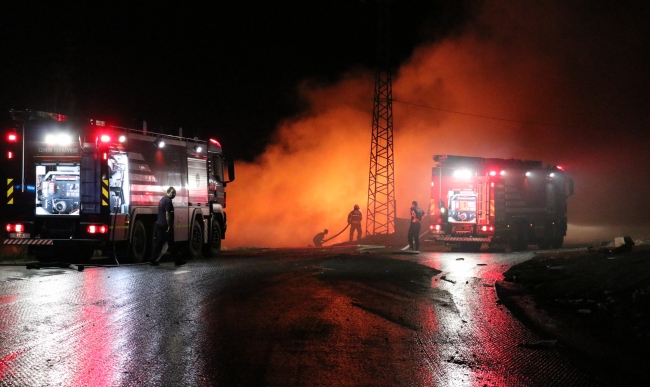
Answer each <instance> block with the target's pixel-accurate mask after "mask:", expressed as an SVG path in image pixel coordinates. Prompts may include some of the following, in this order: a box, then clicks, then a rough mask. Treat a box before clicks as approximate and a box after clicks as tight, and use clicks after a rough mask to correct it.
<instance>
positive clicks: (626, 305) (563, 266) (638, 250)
mask: <svg viewBox="0 0 650 387" xmlns="http://www.w3.org/2000/svg"><path fill="white" fill-rule="evenodd" d="M503 275H504V278H505V279H504V281H502V282H499V283H497V286H496V287H497V294H498V295H499V298H500V300H501V301H502V302H503V303H504V304H505V305H506V306H507V307H509V308H510V309H511V310H512V311H513V313H514V314H515V315H517V316H518V317H520V318H521V319H522V321H524V322H525V323H532V324H533V325H534V328H537V330H541V331H542V332H543V333H544V334H545V335H546V336H550V337H551V338H555V339H557V340H558V343H559V344H561V345H564V346H566V347H568V348H570V349H572V350H575V351H576V352H577V353H578V354H580V355H581V358H585V357H588V358H590V359H592V360H595V361H597V362H600V363H602V364H603V365H606V366H614V367H615V368H618V369H620V370H622V371H624V372H625V373H626V374H627V375H630V376H632V377H633V378H634V379H642V380H646V381H647V380H650V356H648V347H649V344H650V246H648V245H641V246H635V247H634V248H633V250H632V251H631V252H628V253H611V252H610V250H609V249H606V248H587V249H582V250H575V251H556V252H544V253H539V254H536V256H535V257H534V258H533V259H531V260H529V261H526V262H523V263H521V264H519V265H515V266H513V267H511V268H510V269H509V270H508V271H506V272H505V273H504V274H503Z"/></svg>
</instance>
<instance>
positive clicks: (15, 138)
mask: <svg viewBox="0 0 650 387" xmlns="http://www.w3.org/2000/svg"><path fill="white" fill-rule="evenodd" d="M17 141H18V135H17V134H16V133H7V142H17Z"/></svg>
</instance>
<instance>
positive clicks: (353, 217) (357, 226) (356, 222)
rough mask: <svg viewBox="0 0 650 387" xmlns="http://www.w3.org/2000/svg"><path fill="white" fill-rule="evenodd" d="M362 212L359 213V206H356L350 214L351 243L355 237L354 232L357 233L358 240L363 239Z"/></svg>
mask: <svg viewBox="0 0 650 387" xmlns="http://www.w3.org/2000/svg"><path fill="white" fill-rule="evenodd" d="M361 219H362V215H361V211H359V205H358V204H355V205H354V210H352V211H350V213H349V214H348V224H349V225H350V242H352V239H353V237H354V232H355V231H356V232H357V240H359V239H361Z"/></svg>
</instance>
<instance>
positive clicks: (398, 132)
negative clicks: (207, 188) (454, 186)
mask: <svg viewBox="0 0 650 387" xmlns="http://www.w3.org/2000/svg"><path fill="white" fill-rule="evenodd" d="M14 3H18V4H14ZM63 3H64V4H66V5H61V4H56V5H55V4H46V5H41V4H38V2H30V1H27V2H12V3H10V4H8V5H3V12H2V15H0V21H1V24H0V43H1V47H3V49H4V55H3V60H2V62H1V64H0V66H2V67H0V76H1V78H0V79H1V82H0V108H2V109H4V110H6V109H9V108H16V109H21V108H31V109H36V110H47V111H55V112H60V113H67V114H72V115H79V116H87V117H96V118H104V119H106V120H109V121H110V122H115V123H118V124H120V125H123V126H130V127H141V125H142V121H143V120H146V121H147V123H148V126H149V129H150V130H156V131H162V132H165V133H176V132H177V130H178V127H183V133H184V135H186V136H194V135H198V136H208V135H210V136H216V137H217V138H218V139H219V140H220V141H221V142H222V144H223V146H224V151H225V153H226V154H227V155H228V156H230V157H232V158H234V159H236V160H238V163H237V180H236V181H235V182H234V183H232V184H230V185H229V186H228V195H229V196H228V219H229V227H230V229H229V235H227V238H226V240H225V241H224V243H225V246H226V247H228V246H242V245H266V246H282V245H307V244H308V243H310V241H311V237H312V236H313V235H314V234H316V233H317V232H319V231H322V229H323V228H329V229H330V231H332V230H334V231H336V232H338V231H339V229H340V228H343V227H344V226H345V218H346V215H347V212H349V211H350V210H351V209H352V206H353V205H354V204H355V203H356V204H359V205H360V206H361V207H362V210H363V211H365V205H366V200H367V184H368V166H369V151H370V133H371V119H372V116H371V114H372V93H373V76H374V65H375V51H376V38H377V34H376V33H377V14H376V12H377V6H376V3H375V2H374V1H352V0H351V1H300V2H299V1H280V2H263V3H262V4H259V3H258V2H222V3H217V4H212V5H200V6H199V5H193V4H187V3H183V4H180V3H179V4H177V5H174V6H173V7H172V6H162V5H151V6H149V5H133V4H131V3H124V4H118V3H115V2H110V3H104V4H102V5H96V4H92V5H90V4H84V3H81V2H79V3H67V2H63ZM80 4H83V5H80ZM137 4H141V3H140V2H138V3H137ZM391 11H392V15H391V16H392V24H391V29H392V42H391V43H392V44H391V47H392V53H393V62H394V70H395V73H394V78H393V92H394V94H393V96H394V98H395V103H394V105H393V112H394V125H395V181H396V197H397V202H398V203H397V205H398V214H397V215H398V216H400V217H405V216H406V214H407V209H408V206H409V204H410V201H411V200H419V201H420V202H421V203H426V202H428V199H429V198H428V194H429V190H428V188H429V184H430V173H431V167H432V165H433V162H432V160H431V156H432V155H433V154H456V155H468V156H482V157H500V158H522V159H532V160H542V161H543V162H544V163H546V164H551V165H563V166H564V167H565V169H566V171H567V175H568V176H570V177H572V178H573V179H574V180H575V185H576V194H575V195H574V196H573V197H572V198H570V199H569V232H568V235H567V240H574V241H577V240H582V239H593V238H610V237H614V236H620V235H622V234H626V235H627V234H629V235H631V236H632V237H633V238H635V239H638V238H650V223H649V221H648V219H649V218H650V206H649V205H648V197H649V196H650V155H649V152H648V148H649V145H650V136H649V133H648V127H649V125H650V115H649V110H650V109H648V106H647V105H648V101H650V71H649V70H648V63H649V62H650V33H649V30H650V29H649V28H648V27H647V21H648V20H650V7H648V6H647V5H646V3H645V2H643V1H640V0H631V1H619V2H611V1H598V0H569V1H548V2H538V1H523V2H513V1H505V0H503V1H499V0H496V1H488V0H483V1H479V0H476V1H469V0H467V1H446V0H438V1H414V0H403V1H399V0H398V1H394V2H393V3H392V6H391ZM364 213H365V212H364Z"/></svg>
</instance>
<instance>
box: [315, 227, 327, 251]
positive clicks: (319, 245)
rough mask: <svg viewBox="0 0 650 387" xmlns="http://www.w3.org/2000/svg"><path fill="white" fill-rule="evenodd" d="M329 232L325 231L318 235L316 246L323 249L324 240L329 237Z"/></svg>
mask: <svg viewBox="0 0 650 387" xmlns="http://www.w3.org/2000/svg"><path fill="white" fill-rule="evenodd" d="M328 232H329V230H327V229H325V230H323V232H319V233H318V234H316V236H315V237H314V239H313V241H314V246H316V247H321V246H322V245H323V239H324V238H325V235H327V233H328Z"/></svg>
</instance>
